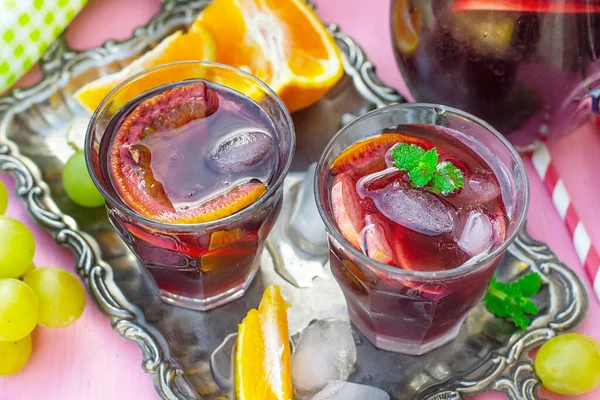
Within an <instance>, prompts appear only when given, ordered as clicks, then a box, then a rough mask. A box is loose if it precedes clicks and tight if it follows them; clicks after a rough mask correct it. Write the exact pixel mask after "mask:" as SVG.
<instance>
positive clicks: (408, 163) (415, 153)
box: [392, 143, 425, 172]
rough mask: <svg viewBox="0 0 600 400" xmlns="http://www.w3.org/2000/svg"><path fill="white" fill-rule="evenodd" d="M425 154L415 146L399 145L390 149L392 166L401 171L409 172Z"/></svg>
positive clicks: (420, 148)
mask: <svg viewBox="0 0 600 400" xmlns="http://www.w3.org/2000/svg"><path fill="white" fill-rule="evenodd" d="M424 154H425V150H424V149H423V148H422V147H419V146H417V145H415V144H411V145H408V144H406V143H400V144H398V145H397V146H396V147H394V148H393V149H392V160H394V165H395V166H396V167H398V169H399V170H401V171H407V172H408V171H410V170H411V169H413V168H414V167H416V166H417V165H419V161H420V160H421V158H422V157H423V155H424Z"/></svg>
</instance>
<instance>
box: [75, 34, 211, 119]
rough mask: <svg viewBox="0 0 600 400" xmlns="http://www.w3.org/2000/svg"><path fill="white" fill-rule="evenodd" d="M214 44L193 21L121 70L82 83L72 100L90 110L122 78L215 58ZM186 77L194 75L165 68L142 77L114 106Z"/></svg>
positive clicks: (122, 79)
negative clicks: (177, 74) (182, 62)
mask: <svg viewBox="0 0 600 400" xmlns="http://www.w3.org/2000/svg"><path fill="white" fill-rule="evenodd" d="M215 46H216V43H215V40H214V38H213V37H212V35H211V34H210V33H208V32H207V31H206V29H204V28H203V27H202V26H201V25H200V24H199V23H197V22H195V23H194V24H193V25H192V26H191V27H190V29H189V31H188V32H186V33H183V32H182V31H177V32H175V33H173V34H171V35H170V36H167V37H166V38H164V39H163V40H162V41H161V42H160V43H159V44H158V46H156V47H155V48H154V49H152V50H151V51H149V52H148V53H146V54H144V55H143V56H142V57H140V58H138V59H136V60H135V61H133V62H132V63H131V64H129V65H128V66H127V67H125V68H124V69H122V70H121V71H119V72H116V73H113V74H110V75H107V76H104V77H102V78H99V79H97V80H95V81H92V82H90V83H88V84H87V85H85V86H83V87H82V88H81V89H79V90H78V91H77V92H75V99H77V100H78V101H79V103H80V104H81V105H82V106H83V107H84V108H85V109H87V110H88V111H90V112H93V111H94V110H95V109H96V107H98V105H100V103H101V102H102V100H103V99H104V98H105V97H106V96H107V95H108V94H109V93H110V91H111V90H113V89H114V88H115V87H116V86H117V85H118V84H119V83H121V82H123V81H124V80H125V79H127V78H129V77H131V76H133V75H135V74H137V73H138V72H141V71H144V70H146V69H148V68H152V67H156V66H158V65H162V64H166V63H171V62H177V61H192V60H203V61H214V60H215V56H216V53H217V50H216V47H215ZM163 75H164V76H163ZM185 78H193V77H181V76H170V75H169V74H168V72H167V71H165V74H156V75H153V76H152V79H149V78H144V79H143V80H141V81H137V82H135V83H133V84H132V85H130V86H129V87H128V88H127V90H126V93H124V94H123V95H121V96H119V104H115V105H113V107H115V106H116V108H118V107H120V106H121V105H123V104H125V103H126V102H127V101H129V100H131V99H132V98H134V97H135V96H137V95H138V94H140V93H143V92H145V91H146V90H149V89H152V88H154V87H157V86H160V85H163V84H166V83H171V82H176V81H180V80H182V79H185Z"/></svg>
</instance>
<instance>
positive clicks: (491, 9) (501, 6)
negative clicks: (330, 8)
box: [392, 0, 600, 144]
mask: <svg viewBox="0 0 600 400" xmlns="http://www.w3.org/2000/svg"><path fill="white" fill-rule="evenodd" d="M428 10H429V11H428ZM392 37H393V41H394V50H395V54H396V59H397V61H398V64H399V66H400V68H401V70H402V73H403V75H404V77H405V80H406V83H407V85H408V87H409V89H410V91H411V93H412V94H413V96H414V97H415V99H416V100H417V101H423V102H430V103H438V104H444V105H448V106H452V107H456V108H459V109H462V110H465V111H468V112H470V113H472V114H475V115H477V116H478V117H480V118H482V119H484V120H486V121H487V122H489V123H490V124H491V125H492V126H494V127H495V128H496V129H498V130H499V131H500V132H502V133H503V134H510V133H512V132H515V133H518V136H517V135H512V136H509V137H510V138H511V140H513V141H514V142H515V143H518V144H526V143H527V142H528V141H530V140H531V138H532V137H535V135H536V134H537V133H538V129H539V128H540V126H541V125H546V126H547V127H549V128H550V132H551V133H555V132H556V133H564V132H563V131H564V130H566V129H567V126H566V125H568V124H571V123H575V122H572V121H571V118H572V117H573V115H574V113H575V110H576V109H577V107H578V106H579V104H580V101H581V100H582V99H583V97H584V96H585V95H586V94H587V93H588V91H589V90H591V89H593V88H594V87H598V86H600V75H598V72H600V70H599V68H600V64H598V62H597V60H598V57H599V56H600V2H598V1H579V0H544V1H539V0H499V1H495V0H396V1H394V6H393V8H392ZM584 81H587V83H586V84H585V85H582V83H583V82H584ZM524 136H525V137H524Z"/></svg>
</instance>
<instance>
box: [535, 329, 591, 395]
mask: <svg viewBox="0 0 600 400" xmlns="http://www.w3.org/2000/svg"><path fill="white" fill-rule="evenodd" d="M535 372H536V373H537V375H538V376H539V377H540V380H541V381H542V384H543V385H544V387H546V389H548V390H550V391H552V392H555V393H559V394H565V395H570V396H572V395H578V394H583V393H586V392H589V391H590V390H592V389H593V388H595V387H596V386H598V384H599V383H600V344H598V342H596V341H595V340H594V339H592V338H590V337H588V336H585V335H581V334H579V333H567V334H564V335H560V336H556V337H553V338H552V339H550V340H548V341H547V342H546V343H544V344H543V345H542V347H540V350H539V351H538V353H537V355H536V356H535Z"/></svg>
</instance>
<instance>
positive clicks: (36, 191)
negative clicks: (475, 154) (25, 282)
mask: <svg viewBox="0 0 600 400" xmlns="http://www.w3.org/2000/svg"><path fill="white" fill-rule="evenodd" d="M201 3H203V2H202V1H200V2H198V4H201ZM308 3H309V4H310V5H311V6H312V7H313V8H314V7H315V6H314V4H312V3H310V2H308ZM186 5H189V2H187V1H181V0H179V1H178V0H166V1H164V2H163V5H162V10H161V12H160V13H159V14H158V15H156V16H155V17H153V18H152V19H151V21H150V22H149V23H148V24H147V25H145V26H143V27H139V28H136V29H135V30H134V33H133V35H132V37H131V38H129V39H126V40H124V41H121V42H115V41H107V42H105V43H104V44H103V45H102V46H100V47H97V48H92V49H89V50H85V51H82V52H78V51H73V50H70V49H68V47H67V46H66V43H65V41H64V38H61V39H59V40H57V41H56V42H55V43H54V44H53V45H52V46H51V47H50V48H49V49H48V51H47V52H46V54H45V55H44V57H43V58H42V60H41V61H40V65H41V70H42V73H43V78H42V80H41V81H40V82H39V83H37V84H36V85H34V86H32V87H30V88H26V89H19V88H17V89H13V90H11V91H10V92H9V93H8V94H7V95H6V96H4V97H2V98H0V171H3V172H7V173H10V174H11V175H12V176H13V177H14V178H15V180H16V189H15V191H16V194H17V196H18V197H19V198H20V199H21V201H22V202H23V203H24V205H25V207H26V209H27V211H28V213H29V214H30V216H31V217H32V218H33V220H34V221H36V222H37V223H38V224H40V225H41V226H42V228H43V229H45V230H46V231H48V232H49V233H51V234H52V236H53V238H54V240H55V242H56V243H57V244H58V245H60V246H63V247H67V248H69V249H70V250H71V251H72V252H73V254H74V255H75V259H76V270H77V272H78V273H79V275H80V276H81V277H82V278H83V280H84V283H85V285H86V286H87V288H88V292H89V293H90V296H91V297H92V299H93V300H94V302H95V303H96V305H97V306H98V307H99V308H100V310H101V311H102V312H103V313H104V314H105V315H106V316H107V317H108V318H109V319H110V320H111V324H112V326H113V328H114V329H115V330H116V331H117V332H119V334H120V335H121V336H122V337H123V338H125V339H127V340H131V341H133V342H135V343H136V344H137V345H138V347H139V348H140V349H141V351H142V354H143V362H142V368H143V369H144V371H145V372H147V373H149V374H150V375H151V376H152V379H153V381H154V386H155V389H156V391H157V393H158V395H159V396H160V397H161V398H163V399H168V400H176V399H181V398H188V396H194V394H193V392H192V390H191V389H190V388H189V385H188V384H187V382H186V381H185V379H184V378H183V372H182V371H181V370H180V369H179V368H178V367H177V365H176V362H174V361H173V360H172V359H171V357H170V355H169V354H168V350H167V351H165V350H164V349H168V345H166V339H165V338H164V337H163V335H162V334H161V333H160V332H158V331H157V330H156V329H154V328H153V327H151V326H150V325H148V324H147V323H146V320H145V317H144V315H143V314H142V313H141V311H140V310H138V309H137V307H136V306H135V305H133V304H131V303H130V302H129V301H128V300H127V299H126V298H125V296H124V295H123V294H122V293H121V292H120V290H118V288H117V287H116V285H115V284H114V280H113V278H112V267H111V266H110V265H108V264H107V263H105V262H104V261H103V260H102V259H101V258H100V257H99V254H100V251H99V248H98V245H97V243H96V242H95V240H94V239H93V238H91V237H90V236H88V235H87V234H85V233H84V232H81V231H80V230H79V229H78V227H77V223H76V222H75V221H74V220H73V219H72V218H71V217H70V216H68V215H65V214H63V213H62V212H61V211H60V210H59V209H58V207H57V206H56V203H55V202H54V201H53V200H52V198H51V196H50V190H49V188H48V186H47V184H46V183H45V182H44V181H43V179H42V177H41V174H40V171H39V169H38V167H37V166H36V165H35V163H34V162H33V161H31V160H30V159H28V158H27V157H25V156H23V155H22V154H20V152H19V149H18V147H17V145H16V144H15V143H14V142H12V141H10V140H8V139H7V138H6V137H5V136H4V135H2V132H5V131H6V130H7V129H8V128H7V125H8V121H9V119H10V116H11V115H12V114H13V113H14V112H15V111H16V110H15V109H16V108H17V107H18V105H19V103H20V102H21V101H23V100H26V99H35V98H37V97H43V96H44V94H45V92H46V91H47V90H49V89H50V88H52V87H53V84H54V83H57V82H60V81H61V80H64V79H66V78H67V77H68V75H69V74H70V73H73V71H78V70H84V69H85V68H86V65H87V64H88V63H89V62H90V61H91V60H93V59H98V58H105V57H114V56H115V55H116V54H118V53H119V52H120V50H121V49H126V48H131V47H136V46H140V45H141V44H142V43H145V42H146V41H147V40H148V39H149V38H153V37H154V38H155V37H156V33H157V32H161V31H162V30H164V26H163V27H161V24H164V23H165V20H166V17H167V16H168V15H169V13H171V12H173V11H174V10H179V11H182V10H183V8H184V6H186ZM186 11H187V12H190V11H189V10H187V9H186ZM327 29H328V30H329V31H330V32H331V34H332V35H333V36H334V38H335V39H336V41H337V43H338V45H339V46H340V48H341V49H342V56H343V64H344V70H345V71H346V73H347V74H348V75H349V76H351V77H352V79H353V82H354V85H355V86H356V88H357V89H358V91H359V92H360V94H361V95H362V96H363V97H364V98H365V99H366V100H367V101H369V102H371V103H372V104H373V105H374V106H375V107H382V106H385V105H387V104H390V103H394V102H403V101H404V98H403V97H402V96H401V95H400V94H399V93H398V92H397V91H396V90H394V89H392V88H390V87H388V86H386V85H384V84H383V83H382V82H381V81H380V80H379V78H378V77H377V75H376V72H375V66H374V65H373V64H372V63H371V62H369V61H368V60H367V58H366V56H365V53H364V51H363V50H362V49H361V48H360V46H359V45H358V44H357V43H356V42H355V41H354V40H353V39H352V38H350V37H348V36H347V35H345V34H344V33H343V32H342V31H341V30H340V29H339V27H338V26H336V25H333V24H332V25H327ZM178 378H180V379H178ZM182 385H183V386H185V387H181V386H182ZM194 397H196V396H194Z"/></svg>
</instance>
